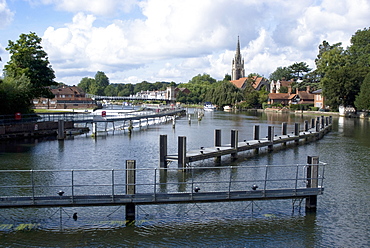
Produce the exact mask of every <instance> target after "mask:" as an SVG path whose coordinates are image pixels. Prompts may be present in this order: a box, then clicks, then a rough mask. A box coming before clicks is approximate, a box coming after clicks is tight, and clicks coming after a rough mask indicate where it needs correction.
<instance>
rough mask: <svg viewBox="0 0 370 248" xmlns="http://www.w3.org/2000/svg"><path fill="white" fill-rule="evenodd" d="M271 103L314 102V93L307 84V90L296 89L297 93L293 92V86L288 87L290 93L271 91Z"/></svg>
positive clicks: (269, 98)
mask: <svg viewBox="0 0 370 248" xmlns="http://www.w3.org/2000/svg"><path fill="white" fill-rule="evenodd" d="M268 103H269V104H282V105H290V104H314V94H312V93H310V87H309V86H307V88H306V90H305V91H299V90H298V89H296V93H295V94H293V93H292V87H290V86H289V87H288V93H270V94H269V95H268Z"/></svg>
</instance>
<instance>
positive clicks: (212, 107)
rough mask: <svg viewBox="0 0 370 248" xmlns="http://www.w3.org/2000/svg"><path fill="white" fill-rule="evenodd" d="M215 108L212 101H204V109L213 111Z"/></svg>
mask: <svg viewBox="0 0 370 248" xmlns="http://www.w3.org/2000/svg"><path fill="white" fill-rule="evenodd" d="M215 110H216V106H215V105H213V104H212V103H209V102H206V104H205V105H204V111H215Z"/></svg>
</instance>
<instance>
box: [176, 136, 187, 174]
mask: <svg viewBox="0 0 370 248" xmlns="http://www.w3.org/2000/svg"><path fill="white" fill-rule="evenodd" d="M177 152H178V158H177V164H178V168H179V169H184V168H185V167H186V137H185V136H179V137H178V147H177Z"/></svg>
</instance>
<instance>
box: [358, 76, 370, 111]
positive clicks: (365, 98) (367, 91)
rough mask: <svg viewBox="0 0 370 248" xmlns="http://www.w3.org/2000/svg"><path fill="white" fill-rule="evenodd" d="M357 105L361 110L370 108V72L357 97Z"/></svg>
mask: <svg viewBox="0 0 370 248" xmlns="http://www.w3.org/2000/svg"><path fill="white" fill-rule="evenodd" d="M355 106H356V108H357V109H359V110H366V111H369V110H370V73H368V74H367V76H366V77H365V80H364V81H363V83H362V85H361V89H360V94H359V95H358V96H357V97H356V100H355Z"/></svg>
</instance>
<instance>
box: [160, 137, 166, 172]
mask: <svg viewBox="0 0 370 248" xmlns="http://www.w3.org/2000/svg"><path fill="white" fill-rule="evenodd" d="M166 157H167V135H160V136H159V167H160V168H167V160H166Z"/></svg>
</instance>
